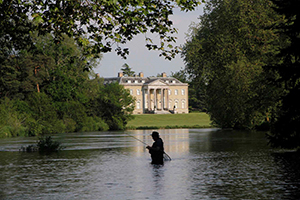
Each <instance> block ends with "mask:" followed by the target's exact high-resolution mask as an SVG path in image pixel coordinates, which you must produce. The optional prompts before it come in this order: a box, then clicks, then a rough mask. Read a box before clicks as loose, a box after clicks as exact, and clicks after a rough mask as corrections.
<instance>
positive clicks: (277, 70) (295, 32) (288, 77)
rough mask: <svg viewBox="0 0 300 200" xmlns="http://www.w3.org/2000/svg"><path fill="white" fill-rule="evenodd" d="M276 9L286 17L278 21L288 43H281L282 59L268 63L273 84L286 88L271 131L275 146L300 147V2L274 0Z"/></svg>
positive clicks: (275, 112) (280, 55)
mask: <svg viewBox="0 0 300 200" xmlns="http://www.w3.org/2000/svg"><path fill="white" fill-rule="evenodd" d="M273 2H274V3H275V4H276V7H275V10H276V11H277V12H278V13H279V14H283V15H284V16H285V17H286V22H285V23H280V24H275V26H276V27H277V28H278V29H279V30H278V32H279V33H280V34H281V35H283V36H285V37H286V38H287V40H288V44H287V45H285V46H281V48H280V52H279V53H278V55H277V56H278V58H280V62H279V63H277V64H275V65H270V66H268V67H266V68H265V69H266V71H267V72H270V73H274V74H275V75H276V76H274V79H273V84H274V85H276V86H277V87H278V88H279V89H282V90H284V94H283V95H282V96H281V98H280V104H279V105H278V107H277V108H276V109H275V110H274V113H273V114H274V116H273V118H272V119H273V120H272V126H271V134H270V135H269V139H270V143H271V144H272V145H273V146H274V147H282V148H297V147H298V148H299V147H300V124H299V121H300V104H299V102H300V49H299V46H300V12H299V6H300V2H299V1H297V0H273Z"/></svg>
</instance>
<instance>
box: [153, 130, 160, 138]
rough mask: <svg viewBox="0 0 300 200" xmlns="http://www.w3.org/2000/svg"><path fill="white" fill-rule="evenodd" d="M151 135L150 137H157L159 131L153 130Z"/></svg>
mask: <svg viewBox="0 0 300 200" xmlns="http://www.w3.org/2000/svg"><path fill="white" fill-rule="evenodd" d="M151 136H152V137H159V133H158V132H157V131H153V132H152V134H151Z"/></svg>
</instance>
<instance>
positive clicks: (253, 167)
mask: <svg viewBox="0 0 300 200" xmlns="http://www.w3.org/2000/svg"><path fill="white" fill-rule="evenodd" d="M159 132H160V135H161V137H162V138H163V140H164V143H165V150H166V152H167V153H168V154H169V155H170V156H171V157H172V161H170V162H166V163H165V164H164V165H163V166H155V165H151V164H150V161H151V159H150V156H149V154H148V151H147V150H146V149H145V144H143V143H147V144H149V145H151V144H152V142H153V141H152V138H151V136H150V134H151V131H150V130H136V131H128V132H94V133H73V134H61V135H57V136H55V139H56V140H59V141H61V142H62V143H63V144H64V145H65V146H66V149H65V150H64V151H62V152H60V153H59V154H52V155H39V154H38V153H22V152H18V149H19V148H20V146H25V145H28V144H32V143H34V142H35V138H12V139H4V140H0V188H1V190H0V199H51V200H52V199H122V200H123V199H179V200H181V199H299V197H300V192H299V186H300V172H299V167H300V161H299V154H297V153H293V152H285V153H281V152H277V151H274V150H271V149H270V148H269V147H268V146H267V142H266V140H265V137H264V133H253V132H237V131H218V130H217V129H171V130H160V131H159ZM130 135H132V136H134V137H136V138H137V139H138V140H141V141H142V142H143V143H142V142H141V141H138V140H137V139H135V138H133V137H130Z"/></svg>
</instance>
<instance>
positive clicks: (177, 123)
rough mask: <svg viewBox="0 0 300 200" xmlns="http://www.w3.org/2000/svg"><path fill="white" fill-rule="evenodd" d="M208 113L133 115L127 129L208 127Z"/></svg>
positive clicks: (209, 122) (209, 124)
mask: <svg viewBox="0 0 300 200" xmlns="http://www.w3.org/2000/svg"><path fill="white" fill-rule="evenodd" d="M210 127H212V125H211V121H210V119H209V115H208V114H206V113H203V112H201V113H189V114H175V115H174V114H166V115H154V114H145V115H134V119H133V120H131V121H129V123H128V124H127V129H159V128H210Z"/></svg>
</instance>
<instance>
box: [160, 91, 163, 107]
mask: <svg viewBox="0 0 300 200" xmlns="http://www.w3.org/2000/svg"><path fill="white" fill-rule="evenodd" d="M163 96H164V89H163V88H160V108H161V110H164V98H163Z"/></svg>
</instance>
